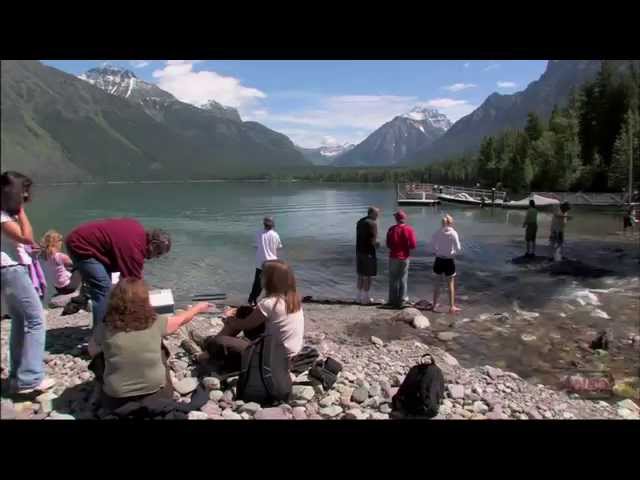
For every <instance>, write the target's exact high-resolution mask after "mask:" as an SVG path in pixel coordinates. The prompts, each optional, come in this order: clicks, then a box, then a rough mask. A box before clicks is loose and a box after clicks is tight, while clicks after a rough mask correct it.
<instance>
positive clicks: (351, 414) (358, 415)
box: [344, 408, 369, 420]
mask: <svg viewBox="0 0 640 480" xmlns="http://www.w3.org/2000/svg"><path fill="white" fill-rule="evenodd" d="M344 418H346V419H347V420H366V419H367V418H369V415H368V414H367V413H365V412H363V411H362V410H360V409H359V408H352V409H351V410H349V411H347V413H345V414H344Z"/></svg>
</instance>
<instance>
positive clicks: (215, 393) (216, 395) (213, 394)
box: [209, 390, 224, 402]
mask: <svg viewBox="0 0 640 480" xmlns="http://www.w3.org/2000/svg"><path fill="white" fill-rule="evenodd" d="M223 397H224V392H223V391H221V390H211V391H210V392H209V399H210V400H213V401H214V402H219V401H220V400H222V398H223Z"/></svg>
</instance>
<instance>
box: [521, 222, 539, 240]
mask: <svg viewBox="0 0 640 480" xmlns="http://www.w3.org/2000/svg"><path fill="white" fill-rule="evenodd" d="M537 234H538V226H537V225H527V228H526V229H525V233H524V240H525V242H535V241H536V235H537Z"/></svg>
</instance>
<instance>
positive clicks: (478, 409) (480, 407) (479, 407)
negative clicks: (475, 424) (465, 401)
mask: <svg viewBox="0 0 640 480" xmlns="http://www.w3.org/2000/svg"><path fill="white" fill-rule="evenodd" d="M473 411H474V412H475V413H486V412H488V411H489V407H487V406H486V405H485V404H484V403H483V402H480V401H476V402H473Z"/></svg>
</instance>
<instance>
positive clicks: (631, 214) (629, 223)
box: [622, 206, 638, 235]
mask: <svg viewBox="0 0 640 480" xmlns="http://www.w3.org/2000/svg"><path fill="white" fill-rule="evenodd" d="M636 223H638V219H637V218H636V209H635V207H633V206H632V207H629V210H627V213H625V215H624V217H623V219H622V233H623V235H626V234H627V230H629V229H630V230H631V234H632V235H633V226H634V225H635V224H636Z"/></svg>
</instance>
